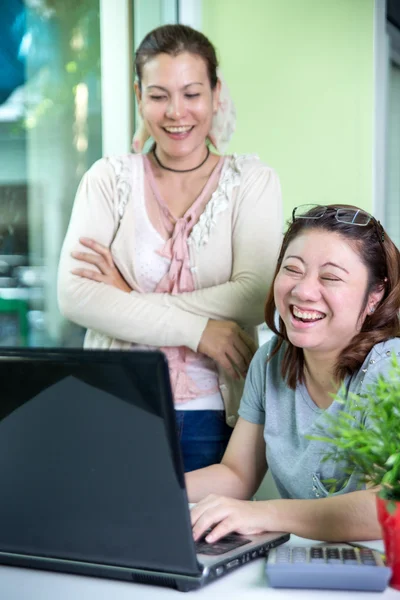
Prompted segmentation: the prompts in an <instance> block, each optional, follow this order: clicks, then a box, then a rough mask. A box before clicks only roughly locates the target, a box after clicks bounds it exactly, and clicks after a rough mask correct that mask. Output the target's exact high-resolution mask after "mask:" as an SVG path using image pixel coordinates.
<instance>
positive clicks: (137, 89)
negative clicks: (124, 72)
mask: <svg viewBox="0 0 400 600" xmlns="http://www.w3.org/2000/svg"><path fill="white" fill-rule="evenodd" d="M133 89H134V90H135V96H136V100H137V103H138V108H139V111H140V110H141V104H142V92H141V89H140V86H139V82H138V81H135V83H134V84H133Z"/></svg>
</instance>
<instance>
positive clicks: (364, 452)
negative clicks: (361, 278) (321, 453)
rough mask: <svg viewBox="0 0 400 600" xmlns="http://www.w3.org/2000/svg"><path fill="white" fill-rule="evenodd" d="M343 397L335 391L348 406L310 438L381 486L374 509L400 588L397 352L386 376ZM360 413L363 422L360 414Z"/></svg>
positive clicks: (368, 481)
mask: <svg viewBox="0 0 400 600" xmlns="http://www.w3.org/2000/svg"><path fill="white" fill-rule="evenodd" d="M342 398H343V394H342V393H341V394H339V395H338V396H337V399H338V400H339V401H340V402H342V403H343V404H344V403H346V407H345V408H344V409H343V410H342V411H341V412H340V413H338V415H337V416H335V417H333V416H330V415H328V414H327V415H326V417H327V418H326V419H325V420H324V428H323V430H322V429H321V434H320V435H314V436H310V437H311V439H313V440H318V441H323V442H329V443H330V444H332V448H333V449H332V452H330V453H329V455H328V456H327V457H326V459H328V458H334V459H335V460H337V461H343V462H344V463H345V464H347V465H348V466H349V473H350V472H351V471H353V470H354V468H355V469H357V470H358V471H359V473H360V484H362V483H366V484H368V485H369V486H376V487H377V488H378V489H379V491H378V492H377V511H378V519H379V522H380V524H381V526H382V532H383V539H384V543H385V550H386V560H387V563H388V565H389V566H390V567H391V568H392V572H393V574H392V579H391V585H392V586H393V587H395V588H396V589H400V365H399V363H398V362H397V360H396V357H395V356H393V358H392V370H391V372H390V373H389V375H388V376H386V377H383V376H379V377H378V379H377V380H376V381H375V383H374V384H372V385H371V386H369V387H368V389H367V392H366V394H365V395H363V396H358V395H355V394H350V395H349V397H348V398H347V399H346V401H344V400H342ZM364 414H365V415H366V416H367V420H366V423H365V420H364V419H363V418H360V417H361V415H364ZM333 483H334V482H333Z"/></svg>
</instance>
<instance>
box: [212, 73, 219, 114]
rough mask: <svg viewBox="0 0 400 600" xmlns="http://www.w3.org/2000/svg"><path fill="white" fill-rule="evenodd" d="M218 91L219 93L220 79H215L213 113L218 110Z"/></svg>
mask: <svg viewBox="0 0 400 600" xmlns="http://www.w3.org/2000/svg"><path fill="white" fill-rule="evenodd" d="M220 93H221V80H220V79H217V85H216V86H215V88H214V89H213V113H214V114H215V113H216V112H217V110H218V106H219V96H220Z"/></svg>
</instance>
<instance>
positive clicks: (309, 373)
mask: <svg viewBox="0 0 400 600" xmlns="http://www.w3.org/2000/svg"><path fill="white" fill-rule="evenodd" d="M336 360H337V357H336V356H327V355H324V356H318V355H315V354H314V353H307V351H306V352H304V377H305V383H306V386H307V390H308V392H309V394H310V396H311V398H312V399H313V401H314V402H315V404H317V406H319V407H320V408H328V406H330V405H331V404H332V402H333V397H332V395H334V394H336V393H337V391H338V389H339V387H340V382H338V381H337V380H336V379H335V376H334V368H335V364H336Z"/></svg>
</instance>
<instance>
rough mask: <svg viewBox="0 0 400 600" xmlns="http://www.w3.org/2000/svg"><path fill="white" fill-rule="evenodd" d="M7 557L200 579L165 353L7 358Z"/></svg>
mask: <svg viewBox="0 0 400 600" xmlns="http://www.w3.org/2000/svg"><path fill="white" fill-rule="evenodd" d="M0 394H1V402H0V481H1V493H0V552H12V553H18V554H25V555H33V556H43V557H49V558H61V559H66V560H78V561H85V562H91V563H99V564H108V565H116V566H126V567H128V568H129V567H135V568H143V569H154V568H156V569H158V570H165V571H175V572H181V573H183V574H189V575H190V574H195V573H198V570H199V567H198V565H197V561H196V555H195V550H194V546H193V543H192V540H191V527H190V517H189V511H188V506H187V497H186V492H185V488H184V477H183V469H182V461H181V457H180V450H179V442H178V439H177V435H176V430H175V416H174V409H173V403H172V399H171V391H170V386H169V376H168V367H167V364H166V360H165V358H164V355H163V354H162V353H161V352H156V351H155V352H121V351H108V352H103V351H97V350H93V351H92V350H85V351H84V350H49V351H47V350H34V349H32V350H20V349H18V350H3V349H2V352H1V353H0Z"/></svg>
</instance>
